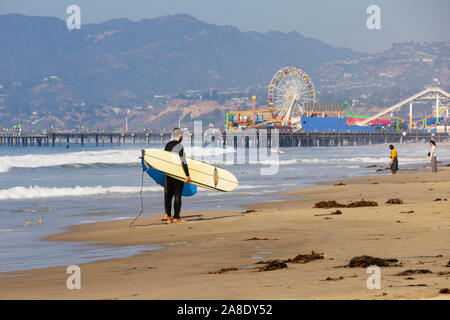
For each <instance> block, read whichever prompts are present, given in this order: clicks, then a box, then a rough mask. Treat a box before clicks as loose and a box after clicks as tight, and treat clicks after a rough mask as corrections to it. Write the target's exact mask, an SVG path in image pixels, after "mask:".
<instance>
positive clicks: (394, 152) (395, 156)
mask: <svg viewBox="0 0 450 320" xmlns="http://www.w3.org/2000/svg"><path fill="white" fill-rule="evenodd" d="M389 149H391V162H390V166H391V172H392V174H395V173H396V171H397V170H398V153H397V150H395V148H394V146H393V145H392V144H391V145H390V146H389Z"/></svg>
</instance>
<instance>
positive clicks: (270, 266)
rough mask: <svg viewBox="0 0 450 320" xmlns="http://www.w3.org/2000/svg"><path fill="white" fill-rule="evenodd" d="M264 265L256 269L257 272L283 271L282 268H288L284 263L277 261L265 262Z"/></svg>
mask: <svg viewBox="0 0 450 320" xmlns="http://www.w3.org/2000/svg"><path fill="white" fill-rule="evenodd" d="M265 264H266V265H265V266H263V267H261V268H259V269H258V272H261V271H273V270H278V269H284V268H287V267H288V265H287V264H286V263H285V262H283V261H281V260H278V259H275V260H269V261H266V262H265Z"/></svg>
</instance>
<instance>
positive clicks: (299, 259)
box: [283, 251, 323, 263]
mask: <svg viewBox="0 0 450 320" xmlns="http://www.w3.org/2000/svg"><path fill="white" fill-rule="evenodd" d="M320 259H323V253H317V252H314V251H311V253H310V254H299V255H297V256H296V257H295V258H292V259H287V260H284V261H283V262H286V263H308V262H311V261H314V260H320Z"/></svg>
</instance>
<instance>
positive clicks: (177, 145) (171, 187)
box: [162, 128, 191, 223]
mask: <svg viewBox="0 0 450 320" xmlns="http://www.w3.org/2000/svg"><path fill="white" fill-rule="evenodd" d="M182 140H183V131H182V130H181V129H180V128H175V129H173V132H172V140H170V141H169V142H168V143H167V144H166V146H165V148H164V150H165V151H170V152H175V153H178V155H179V156H180V159H181V165H182V167H183V170H184V173H185V174H186V180H185V181H184V182H183V181H180V180H176V179H174V178H171V177H169V176H167V175H166V179H165V181H164V208H165V212H166V213H165V215H164V217H163V219H162V220H163V221H167V223H172V222H186V220H184V219H182V218H181V217H180V211H181V194H182V192H183V186H184V183H189V182H190V181H191V178H190V176H189V168H188V166H187V163H186V158H185V155H184V149H183V145H182V144H181V141H182ZM172 198H175V200H174V202H173V210H174V214H173V218H172Z"/></svg>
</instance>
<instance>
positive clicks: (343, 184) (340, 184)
mask: <svg viewBox="0 0 450 320" xmlns="http://www.w3.org/2000/svg"><path fill="white" fill-rule="evenodd" d="M335 186H345V183H343V182H339V183H336V184H335Z"/></svg>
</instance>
